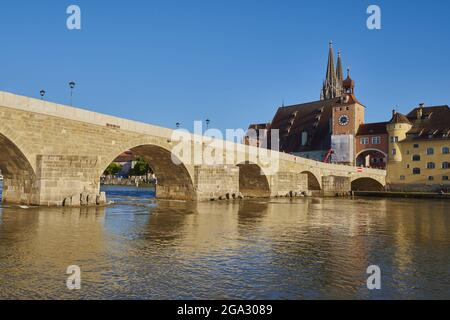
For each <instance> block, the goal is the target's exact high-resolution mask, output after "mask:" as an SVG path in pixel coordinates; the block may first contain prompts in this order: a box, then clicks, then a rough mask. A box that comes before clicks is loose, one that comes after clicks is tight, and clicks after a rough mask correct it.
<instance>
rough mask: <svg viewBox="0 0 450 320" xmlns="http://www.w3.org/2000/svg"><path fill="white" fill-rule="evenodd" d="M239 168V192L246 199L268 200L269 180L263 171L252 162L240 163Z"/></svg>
mask: <svg viewBox="0 0 450 320" xmlns="http://www.w3.org/2000/svg"><path fill="white" fill-rule="evenodd" d="M237 166H238V167H239V191H240V193H242V195H243V196H244V197H246V198H269V197H270V195H271V190H270V184H269V179H268V178H267V175H266V174H265V173H264V170H263V169H262V168H261V167H260V166H259V165H257V164H255V163H253V162H249V161H246V162H242V163H240V164H238V165H237Z"/></svg>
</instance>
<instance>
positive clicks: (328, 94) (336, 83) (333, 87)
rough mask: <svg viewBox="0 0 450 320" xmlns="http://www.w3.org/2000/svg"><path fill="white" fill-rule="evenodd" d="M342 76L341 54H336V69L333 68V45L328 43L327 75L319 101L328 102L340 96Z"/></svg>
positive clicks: (341, 92) (342, 90)
mask: <svg viewBox="0 0 450 320" xmlns="http://www.w3.org/2000/svg"><path fill="white" fill-rule="evenodd" d="M343 82H344V74H343V72H342V58H341V52H340V51H339V52H338V60H337V66H336V69H335V68H334V54H333V43H332V42H330V47H329V52H328V64H327V75H326V79H325V81H324V83H323V86H322V91H321V93H320V100H328V99H333V98H336V97H340V96H342V94H343V92H344V89H343Z"/></svg>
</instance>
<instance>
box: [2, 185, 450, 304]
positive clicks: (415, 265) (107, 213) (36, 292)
mask: <svg viewBox="0 0 450 320" xmlns="http://www.w3.org/2000/svg"><path fill="white" fill-rule="evenodd" d="M107 192H108V195H109V198H110V199H111V200H113V201H114V202H115V204H114V205H113V206H110V207H107V208H89V209H88V208H81V209H79V208H78V209H63V208H29V209H21V208H18V207H9V206H3V207H0V298H7V299H11V298H26V299H37V298H44V299H46V298H63V299H78V298H84V299H92V298H99V299H105V298H106V299H108V298H129V299H136V298H144V299H164V298H166V299H183V298H186V299H189V298H193V299H198V298H206V299H208V298H210V299H211V298H217V299H221V298H245V299H253V298H258V299H323V298H387V299H389V298H450V290H449V289H450V270H449V266H450V253H449V252H450V234H449V231H450V230H449V228H450V220H449V217H448V213H449V212H450V210H449V209H450V203H449V202H448V201H447V202H445V201H437V200H427V201H424V200H410V199H409V200H406V199H405V200H403V199H335V198H329V199H321V198H309V199H296V200H291V199H272V200H266V199H264V200H257V199H255V200H248V201H230V202H202V203H194V202H176V201H156V200H155V199H154V198H153V196H154V194H153V193H152V191H151V190H146V189H136V188H121V187H110V188H107ZM372 264H376V265H379V266H380V267H381V270H382V290H380V291H372V292H369V291H368V290H367V288H366V285H365V281H366V278H367V276H368V275H367V274H366V269H367V267H368V266H369V265H372ZM69 265H79V266H80V267H81V270H82V289H81V290H80V291H69V290H67V289H66V286H65V283H66V279H67V275H66V273H65V272H66V268H67V267H68V266H69Z"/></svg>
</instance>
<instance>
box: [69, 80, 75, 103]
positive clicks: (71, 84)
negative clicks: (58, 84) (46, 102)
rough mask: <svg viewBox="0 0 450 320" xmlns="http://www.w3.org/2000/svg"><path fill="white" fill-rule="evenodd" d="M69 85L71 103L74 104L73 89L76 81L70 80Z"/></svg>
mask: <svg viewBox="0 0 450 320" xmlns="http://www.w3.org/2000/svg"><path fill="white" fill-rule="evenodd" d="M69 87H70V105H71V106H73V89H74V88H75V82H73V81H70V82H69Z"/></svg>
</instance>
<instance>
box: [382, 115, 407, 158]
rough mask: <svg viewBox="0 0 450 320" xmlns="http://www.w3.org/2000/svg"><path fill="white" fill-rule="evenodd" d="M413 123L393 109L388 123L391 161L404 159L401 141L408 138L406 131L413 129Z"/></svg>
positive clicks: (389, 156)
mask: <svg viewBox="0 0 450 320" xmlns="http://www.w3.org/2000/svg"><path fill="white" fill-rule="evenodd" d="M411 127H412V123H411V122H410V121H409V120H408V118H407V117H406V116H405V115H403V114H401V113H398V112H396V111H395V110H393V111H392V119H391V121H389V123H388V124H387V131H388V136H389V155H388V159H389V163H390V164H393V163H397V162H401V161H402V152H401V149H400V146H399V145H398V143H399V142H401V141H403V140H405V139H406V133H407V132H408V131H409V130H410V129H411Z"/></svg>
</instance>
